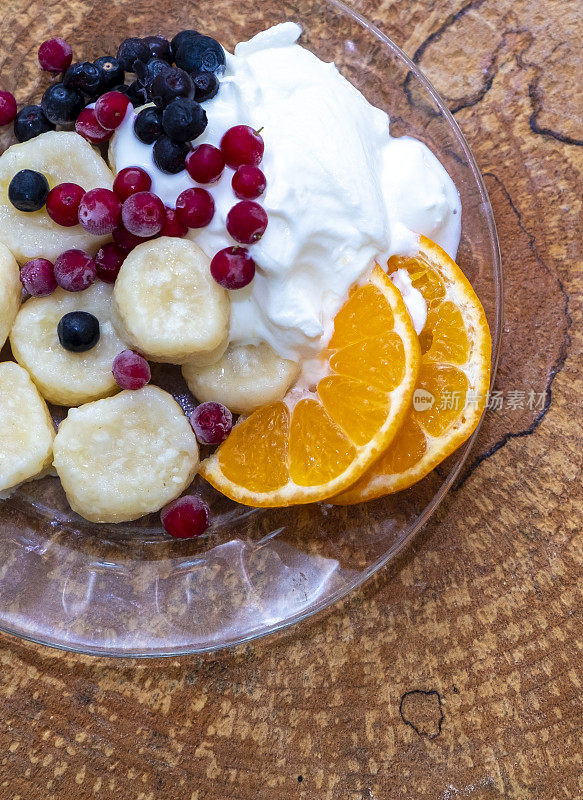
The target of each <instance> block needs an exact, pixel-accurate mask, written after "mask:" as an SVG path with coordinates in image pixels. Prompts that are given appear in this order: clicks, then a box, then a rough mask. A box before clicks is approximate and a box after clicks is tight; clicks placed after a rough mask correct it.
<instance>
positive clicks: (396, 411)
mask: <svg viewBox="0 0 583 800" xmlns="http://www.w3.org/2000/svg"><path fill="white" fill-rule="evenodd" d="M325 353H326V355H327V357H328V365H329V371H330V374H329V375H328V376H327V377H325V378H323V379H322V380H321V381H320V382H319V383H318V386H317V389H316V392H315V393H312V392H307V391H306V392H303V393H299V399H298V390H294V389H292V390H291V392H290V394H289V395H288V397H287V398H285V399H284V401H283V402H282V403H276V404H274V405H272V406H268V407H267V408H262V409H258V410H257V411H254V412H253V413H252V414H251V415H250V416H249V417H248V418H247V419H241V420H240V421H239V423H238V424H237V425H236V426H235V428H234V429H233V431H232V433H231V435H230V436H229V438H228V439H227V440H226V441H225V442H224V443H223V444H222V445H221V446H220V447H219V448H218V450H217V451H216V452H215V453H214V454H213V455H212V456H210V457H209V458H207V459H206V460H205V461H204V462H203V463H202V465H201V470H200V471H201V474H202V475H203V477H204V478H206V479H207V480H208V481H209V482H210V483H211V484H212V485H213V486H214V487H215V488H216V489H218V490H219V491H221V492H223V494H225V495H227V496H228V497H231V498H232V499H233V500H237V501H238V502H240V503H245V504H247V505H251V506H281V505H292V504H296V503H309V502H313V501H315V500H323V499H325V498H328V497H330V496H332V495H334V494H336V493H337V492H339V491H342V490H343V489H345V488H346V487H348V486H350V485H351V484H352V483H354V481H356V480H357V479H358V478H359V477H360V476H361V475H362V474H363V473H364V471H365V470H366V469H367V468H368V467H370V466H371V464H373V462H374V461H375V460H376V459H377V458H378V457H379V455H380V454H381V453H382V452H383V451H384V450H385V449H386V447H387V445H388V444H389V443H390V442H391V440H392V439H393V437H394V436H395V434H396V432H397V430H398V429H399V427H400V425H401V423H402V422H403V419H404V417H405V414H406V412H407V409H408V407H409V405H410V402H411V398H412V395H413V389H414V387H415V381H416V379H417V374H418V371H419V364H420V360H421V351H420V349H419V341H418V339H417V336H416V335H415V331H414V329H413V325H412V322H411V318H410V317H409V314H408V312H407V309H406V307H405V304H404V303H403V299H402V297H401V294H400V292H399V291H398V289H396V288H395V286H394V285H393V283H392V281H391V280H390V278H389V277H388V276H387V275H386V274H385V272H383V270H382V269H381V268H380V267H379V266H376V267H375V269H374V270H373V272H372V274H371V277H370V280H369V282H368V283H367V284H365V285H364V286H358V287H356V288H354V289H353V290H352V291H351V292H350V294H349V297H348V300H347V301H346V303H345V304H344V306H343V307H342V308H341V309H340V311H339V312H338V314H337V315H336V318H335V320H334V333H333V335H332V338H331V340H330V342H329V344H328V347H327V349H326V351H325Z"/></svg>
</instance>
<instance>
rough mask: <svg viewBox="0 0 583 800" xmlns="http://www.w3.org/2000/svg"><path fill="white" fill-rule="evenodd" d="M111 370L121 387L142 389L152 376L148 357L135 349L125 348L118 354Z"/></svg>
mask: <svg viewBox="0 0 583 800" xmlns="http://www.w3.org/2000/svg"><path fill="white" fill-rule="evenodd" d="M111 371H112V372H113V377H114V378H115V382H116V383H117V385H118V386H119V387H120V388H121V389H142V388H143V387H144V386H145V385H146V384H147V383H149V382H150V378H151V377H152V375H151V372H150V365H149V364H148V362H147V361H146V359H145V358H144V357H143V356H141V355H140V354H139V353H136V352H134V351H133V350H123V351H122V352H121V353H120V354H119V355H118V356H116V357H115V360H114V362H113V369H112V370H111Z"/></svg>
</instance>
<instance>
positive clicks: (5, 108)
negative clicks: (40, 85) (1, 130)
mask: <svg viewBox="0 0 583 800" xmlns="http://www.w3.org/2000/svg"><path fill="white" fill-rule="evenodd" d="M17 111H18V109H17V107H16V100H15V98H14V95H13V94H11V92H0V125H9V124H10V123H11V122H12V121H13V120H14V119H15V118H16V114H17Z"/></svg>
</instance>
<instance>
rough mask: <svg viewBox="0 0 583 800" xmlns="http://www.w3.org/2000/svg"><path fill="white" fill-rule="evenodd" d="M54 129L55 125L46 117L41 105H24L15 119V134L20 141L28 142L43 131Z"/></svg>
mask: <svg viewBox="0 0 583 800" xmlns="http://www.w3.org/2000/svg"><path fill="white" fill-rule="evenodd" d="M54 130H55V125H54V124H53V123H52V122H50V121H49V120H48V119H47V118H46V117H45V114H44V111H43V110H42V108H41V107H40V106H24V108H21V109H20V111H19V112H18V114H17V115H16V119H15V120H14V135H15V136H16V138H17V139H18V141H19V142H28V141H29V140H30V139H34V138H35V137H36V136H40V135H41V133H46V132H47V131H54Z"/></svg>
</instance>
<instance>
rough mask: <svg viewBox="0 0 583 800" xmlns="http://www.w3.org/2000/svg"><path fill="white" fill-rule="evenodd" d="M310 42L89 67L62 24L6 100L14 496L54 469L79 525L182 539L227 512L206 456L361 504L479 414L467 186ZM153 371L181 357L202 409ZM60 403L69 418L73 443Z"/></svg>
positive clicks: (412, 476)
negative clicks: (23, 83)
mask: <svg viewBox="0 0 583 800" xmlns="http://www.w3.org/2000/svg"><path fill="white" fill-rule="evenodd" d="M300 35H301V29H300V27H299V26H298V25H296V24H295V23H291V22H288V23H284V24H282V25H277V26H275V27H273V28H270V29H268V30H266V31H263V32H261V33H259V34H258V35H256V36H255V37H253V38H252V39H251V40H249V41H247V42H241V43H240V44H238V45H237V46H236V47H235V50H234V53H233V54H230V53H228V52H227V51H225V50H224V49H223V47H222V46H221V45H220V44H219V43H218V42H217V41H215V40H214V39H211V38H210V37H208V36H204V35H203V34H200V33H198V32H195V31H182V32H180V33H179V34H177V35H176V36H175V37H174V38H173V39H172V41H168V40H166V39H165V38H164V37H161V36H150V37H146V38H145V39H137V38H130V39H126V40H125V41H124V42H122V44H121V45H120V48H119V50H118V52H117V55H116V57H113V56H103V57H102V58H100V59H97V60H96V61H95V62H93V63H91V62H82V61H81V62H76V63H72V54H71V52H70V48H68V46H67V45H66V43H65V42H63V40H50V41H49V42H45V43H43V45H42V46H41V49H40V51H39V61H40V63H41V67H42V68H43V69H45V70H47V71H49V72H53V73H55V74H57V75H60V76H61V77H60V79H59V78H58V79H56V80H55V81H54V82H53V83H52V84H51V85H50V86H49V87H48V88H47V90H46V91H45V93H44V95H43V98H42V101H41V103H40V105H39V106H26V107H24V108H23V109H21V110H20V111H18V110H17V108H16V105H15V104H14V103H11V102H10V99H9V98H7V97H5V95H8V93H6V92H2V93H0V122H2V123H4V124H6V123H8V122H12V121H14V131H15V135H16V137H17V139H18V140H19V142H20V143H19V144H15V145H13V146H12V147H9V148H8V150H6V152H5V153H4V154H3V155H2V156H1V157H0V184H1V185H2V189H3V191H2V193H1V194H0V311H1V312H2V313H1V318H0V339H1V338H2V336H3V335H4V339H6V337H8V338H9V342H10V347H11V354H12V357H13V358H14V360H15V361H16V362H17V364H15V363H14V362H13V361H11V360H7V361H6V362H4V363H2V364H0V370H2V371H0V405H2V407H3V408H5V409H6V412H5V413H6V415H7V418H9V422H8V423H7V425H6V426H5V428H4V430H5V435H3V443H2V444H0V492H10V491H12V490H14V489H15V488H16V487H17V486H18V485H19V484H21V483H22V482H23V481H28V480H32V479H34V478H36V477H41V476H43V475H45V474H46V471H47V470H48V469H49V468H50V467H51V465H53V466H54V469H55V470H56V473H57V475H58V477H59V479H60V481H61V483H62V486H63V488H64V490H65V493H66V495H67V499H68V501H69V504H70V506H71V508H72V509H73V510H74V511H75V512H76V513H78V514H80V515H81V516H82V517H84V518H85V519H87V520H89V521H92V522H108V523H118V522H126V521H130V520H135V519H138V518H139V517H141V516H143V515H145V514H149V513H153V512H158V511H161V521H162V524H163V526H164V528H165V530H166V531H167V532H168V533H170V534H171V535H174V536H176V537H179V538H188V537H192V536H196V535H199V534H201V533H203V532H204V530H206V528H207V527H208V525H209V523H210V521H211V519H210V514H209V509H208V507H207V506H206V504H205V502H204V501H203V500H202V498H201V497H199V496H198V495H196V494H193V493H192V491H190V493H188V492H189V486H190V485H191V483H192V481H193V478H194V477H195V475H196V474H197V473H198V474H199V475H200V476H201V477H202V478H203V479H205V480H206V481H208V483H210V484H211V485H212V486H213V487H214V488H215V489H216V490H218V491H219V492H221V493H222V494H224V495H225V496H227V497H229V498H231V499H232V500H235V501H237V502H239V503H243V504H245V505H249V506H255V507H259V506H288V505H295V504H300V503H308V502H315V501H326V502H328V503H332V504H350V503H356V502H362V501H364V500H368V499H371V498H373V497H378V496H381V495H383V494H387V493H390V492H395V491H398V490H401V489H404V488H407V487H408V486H410V485H411V484H412V483H414V482H415V481H417V480H420V479H421V478H423V477H424V476H425V475H427V473H428V472H429V471H430V470H431V469H433V468H434V467H435V466H436V465H437V464H438V463H439V462H440V461H441V460H443V459H444V458H445V457H446V456H447V455H449V454H450V453H451V452H452V451H453V450H454V449H456V448H457V447H458V446H459V445H460V444H461V443H462V442H463V441H465V440H466V439H467V438H468V437H469V436H470V434H471V433H472V431H473V430H474V429H475V427H476V425H477V423H478V421H479V419H480V416H481V414H482V411H483V408H484V405H485V400H486V393H487V389H488V385H489V374H490V335H489V331H488V325H487V322H486V318H485V315H484V312H483V310H482V307H481V305H480V302H479V300H478V298H477V296H476V294H475V292H474V290H473V289H472V287H471V285H470V284H469V282H468V281H467V279H466V278H465V276H464V274H463V273H462V271H461V270H460V268H459V267H458V266H457V265H456V264H455V262H454V261H453V259H454V258H455V255H456V252H457V247H458V244H459V240H460V233H461V218H462V208H461V203H460V198H459V194H458V192H457V190H456V187H455V185H454V183H453V181H452V180H451V178H450V176H449V175H448V173H447V172H446V170H445V169H444V167H443V166H442V165H441V163H440V162H439V160H438V159H437V158H436V156H435V155H434V154H433V153H432V152H431V151H430V150H429V148H427V147H426V146H425V145H424V144H423V143H421V142H420V141H418V140H416V139H413V138H411V137H407V136H403V137H399V138H394V137H392V136H391V134H390V129H389V119H388V116H387V114H386V113H385V112H383V111H382V110H380V109H378V108H375V107H374V106H372V105H371V104H370V103H369V102H368V101H367V100H366V99H365V97H364V96H363V95H362V94H361V93H360V92H359V91H358V90H357V89H356V88H355V87H354V86H352V85H351V84H350V82H349V81H347V80H346V79H345V78H344V77H343V76H342V75H341V74H340V72H339V71H338V70H337V69H336V67H335V66H334V64H328V63H325V62H323V61H321V60H320V59H319V58H318V57H317V56H315V55H314V54H313V53H311V52H310V51H309V50H307V49H305V48H304V47H301V46H300V45H299V44H298V43H297V42H298V38H299V37H300ZM64 128H65V129H66V130H64ZM71 128H74V130H71ZM17 262H18V264H19V265H20V279H19V273H18V266H17ZM21 289H22V291H23V293H24V296H26V299H25V300H24V302H22V305H21ZM4 328H5V330H4ZM149 362H152V363H163V364H171V365H175V368H176V370H177V372H181V374H182V376H183V378H184V380H185V381H186V384H187V386H188V388H189V389H190V391H191V393H192V395H193V398H194V399H195V400H196V403H198V405H196V407H195V408H194V411H192V412H191V413H190V415H189V416H188V417H187V416H186V415H185V413H184V411H183V410H182V408H181V406H180V405H179V404H178V403H177V402H176V400H175V399H174V398H173V397H172V395H171V394H169V393H168V392H167V391H165V390H164V389H163V388H160V387H157V386H154V385H151V384H150V381H151V379H152V373H151V369H150V363H149ZM149 384H150V385H149ZM12 386H13V387H14V389H13V396H12V397H11V387H12ZM420 391H421V392H425V397H426V398H427V397H429V398H432V400H431V401H427V402H428V406H427V408H426V409H421V408H420V407H418V406H417V405H415V403H414V401H415V396H416V393H418V392H420ZM449 396H455V403H452V405H451V408H450V407H448V403H447V402H446V400H447V397H449ZM15 400H16V402H14V401H15ZM46 403H49V404H53V405H58V406H64V407H66V408H68V409H69V410H68V413H67V415H66V418H65V419H64V420H63V421H62V422H61V423H60V425H59V426H58V431H57V432H56V435H55V431H54V430H53V428H52V423H51V424H48V421H49V422H50V417H49V411H48V410H47V406H46ZM233 415H235V416H237V415H239V416H238V418H236V419H233ZM61 416H62V415H61ZM53 440H54V441H53ZM199 445H201V446H204V448H205V450H204V452H203V456H204V457H203V458H202V460H201V459H200V458H199ZM209 448H212V449H209ZM18 451H22V452H21V453H20V456H21V457H22V463H16V462H15V460H14V453H16V452H18ZM185 492H186V494H185Z"/></svg>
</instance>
